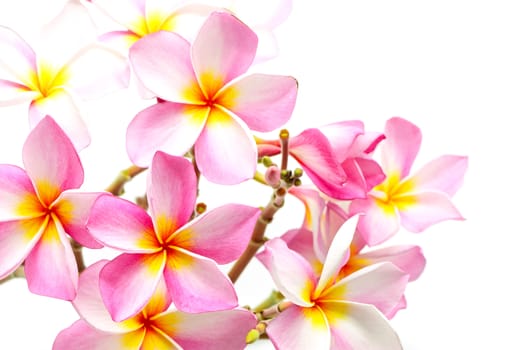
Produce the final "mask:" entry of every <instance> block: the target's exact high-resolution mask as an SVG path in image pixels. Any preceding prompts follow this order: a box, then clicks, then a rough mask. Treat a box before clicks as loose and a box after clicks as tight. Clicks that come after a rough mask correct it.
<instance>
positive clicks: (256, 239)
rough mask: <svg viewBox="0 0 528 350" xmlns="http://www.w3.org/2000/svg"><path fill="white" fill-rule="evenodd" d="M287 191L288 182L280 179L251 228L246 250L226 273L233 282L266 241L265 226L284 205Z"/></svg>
mask: <svg viewBox="0 0 528 350" xmlns="http://www.w3.org/2000/svg"><path fill="white" fill-rule="evenodd" d="M286 193H288V184H287V183H286V182H284V181H282V180H281V184H280V185H279V187H277V189H275V191H274V192H273V196H272V198H271V199H270V201H269V203H268V205H267V206H266V207H265V208H264V209H262V212H261V213H260V216H259V218H258V220H257V223H256V224H255V227H254V228H253V233H252V235H251V239H250V241H249V243H248V245H247V247H246V250H244V252H243V253H242V255H241V256H240V258H238V260H237V261H236V262H235V264H234V265H233V267H232V268H231V270H230V271H229V273H228V276H229V278H230V279H231V281H232V282H233V283H235V282H236V280H237V279H238V277H240V274H241V273H242V271H244V269H245V268H246V266H247V265H248V264H249V262H250V261H251V259H253V257H254V256H255V254H256V253H257V251H258V250H259V248H260V247H261V246H262V245H263V244H264V242H265V241H266V240H265V239H264V234H265V233H266V228H267V226H268V224H269V223H270V222H271V221H272V220H273V216H274V215H275V213H276V212H277V211H278V210H279V209H280V208H281V207H282V206H283V205H284V197H285V196H286Z"/></svg>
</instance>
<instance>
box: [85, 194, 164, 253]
mask: <svg viewBox="0 0 528 350" xmlns="http://www.w3.org/2000/svg"><path fill="white" fill-rule="evenodd" d="M87 228H88V231H89V232H90V234H91V235H92V236H93V237H94V238H95V239H97V240H98V241H100V242H101V243H103V244H104V245H106V246H108V247H112V248H115V249H119V250H122V251H126V252H137V253H149V252H155V251H157V250H159V247H160V243H159V242H158V240H157V238H156V234H155V233H154V227H153V226H152V219H151V218H150V216H148V214H147V213H146V212H145V210H144V209H143V208H140V207H138V206H137V205H135V204H134V203H132V202H129V201H127V200H125V199H122V198H118V197H114V196H111V195H103V196H100V197H98V198H97V199H96V200H95V202H94V204H93V206H92V210H91V213H90V217H89V219H88V222H87Z"/></svg>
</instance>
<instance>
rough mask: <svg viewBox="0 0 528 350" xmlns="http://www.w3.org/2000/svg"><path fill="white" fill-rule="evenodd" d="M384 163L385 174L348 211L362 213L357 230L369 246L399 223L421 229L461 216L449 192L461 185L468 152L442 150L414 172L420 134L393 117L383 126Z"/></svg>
mask: <svg viewBox="0 0 528 350" xmlns="http://www.w3.org/2000/svg"><path fill="white" fill-rule="evenodd" d="M384 134H385V136H386V140H385V141H384V143H383V144H382V145H381V156H382V158H381V164H382V168H383V170H384V172H385V174H386V179H385V180H384V181H383V182H382V183H381V184H379V185H377V186H375V187H374V188H373V189H372V190H371V191H370V192H369V194H368V197H367V198H366V199H358V200H354V201H352V203H351V205H350V214H351V215H354V214H356V213H362V214H364V215H362V216H361V218H360V219H359V224H358V230H359V232H360V233H361V234H362V236H363V239H364V240H365V242H366V243H367V244H368V245H376V244H380V243H382V242H384V241H386V240H387V239H389V238H390V237H392V236H393V235H394V234H395V233H396V232H397V231H398V229H399V227H400V224H401V225H402V226H403V227H404V228H405V229H407V230H409V231H411V232H422V231H423V230H425V229H426V228H428V227H429V226H431V225H433V224H435V223H438V222H441V221H444V220H462V219H463V217H462V215H461V214H460V213H459V211H458V210H457V209H456V208H455V206H454V205H453V203H452V202H451V197H452V196H453V195H454V194H455V193H456V192H457V190H458V189H459V188H460V186H461V185H462V181H463V179H464V174H465V172H466V169H467V157H463V156H455V155H444V156H441V157H439V158H436V159H434V160H432V161H430V162H429V163H427V164H426V165H425V166H423V167H422V168H421V169H420V170H419V171H418V172H416V173H415V174H414V175H410V170H411V166H412V164H413V162H414V159H415V158H416V155H417V153H418V150H419V148H420V144H421V140H422V134H421V132H420V129H419V128H418V127H417V126H415V125H414V124H412V123H410V122H409V121H406V120H405V119H402V118H397V117H395V118H392V119H390V120H388V121H387V124H386V126H385V133H384Z"/></svg>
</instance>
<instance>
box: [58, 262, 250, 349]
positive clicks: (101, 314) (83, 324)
mask: <svg viewBox="0 0 528 350" xmlns="http://www.w3.org/2000/svg"><path fill="white" fill-rule="evenodd" d="M106 263H107V261H106V260H101V261H99V262H97V263H95V264H93V265H91V266H90V267H88V268H87V269H86V270H85V271H83V273H82V274H81V276H80V278H79V293H78V294H77V297H76V298H75V299H74V300H73V305H74V306H75V309H76V310H77V312H78V313H79V315H80V316H81V319H80V320H78V321H76V322H75V323H73V324H72V325H71V326H70V327H68V328H67V329H65V330H63V331H62V332H60V333H59V334H58V336H57V338H56V339H55V343H54V344H53V350H71V349H75V350H108V349H116V350H117V349H123V350H139V349H141V350H170V349H174V350H181V349H192V350H206V349H230V350H236V349H244V348H245V345H246V334H247V333H248V332H249V331H250V330H251V329H253V328H255V325H256V323H257V321H256V319H255V316H253V314H252V313H251V312H249V311H248V310H245V309H242V310H227V311H217V312H206V313H199V314H188V313H183V312H179V311H175V310H169V306H170V304H171V298H170V295H169V293H168V290H167V287H166V285H165V283H164V282H163V280H162V281H161V282H160V283H159V284H158V286H157V288H156V291H155V292H154V293H153V296H152V298H151V299H150V301H149V302H148V304H147V305H146V306H145V307H144V308H143V309H142V310H141V311H140V312H139V313H138V314H137V315H135V316H132V317H131V318H129V319H127V320H125V321H122V322H114V321H113V320H112V319H111V317H110V314H109V313H108V311H107V310H106V309H105V306H104V304H103V300H102V299H101V295H100V293H99V274H100V272H101V270H102V268H103V267H104V266H105V264H106Z"/></svg>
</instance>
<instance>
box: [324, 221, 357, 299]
mask: <svg viewBox="0 0 528 350" xmlns="http://www.w3.org/2000/svg"><path fill="white" fill-rule="evenodd" d="M357 223H358V216H357V215H356V216H354V217H352V218H350V219H348V220H347V221H345V223H343V225H342V226H341V227H340V228H339V231H337V233H336V235H335V237H334V239H333V240H332V243H331V245H330V248H329V249H328V253H327V255H326V259H325V261H324V265H323V271H321V277H320V278H319V281H318V282H317V287H316V289H315V292H314V296H315V297H318V296H319V295H320V294H321V293H322V292H323V291H324V290H325V289H326V288H327V287H328V286H329V285H331V284H332V283H333V282H334V280H335V278H336V277H337V274H338V273H339V270H341V267H343V265H344V264H345V263H346V262H347V261H348V258H349V256H350V249H349V247H350V243H351V242H352V237H353V236H354V232H356V226H357Z"/></svg>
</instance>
